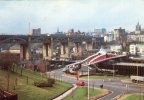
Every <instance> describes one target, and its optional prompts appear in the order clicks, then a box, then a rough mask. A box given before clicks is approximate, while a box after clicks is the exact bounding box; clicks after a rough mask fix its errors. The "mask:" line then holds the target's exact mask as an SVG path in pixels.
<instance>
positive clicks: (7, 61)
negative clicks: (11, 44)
mask: <svg viewBox="0 0 144 100" xmlns="http://www.w3.org/2000/svg"><path fill="white" fill-rule="evenodd" d="M18 62H19V57H18V56H17V55H15V54H12V53H9V52H7V53H0V66H1V67H2V69H4V70H7V77H6V79H7V90H9V85H10V84H9V82H10V71H14V68H13V65H14V64H17V63H18Z"/></svg>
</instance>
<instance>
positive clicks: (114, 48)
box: [110, 45, 122, 52]
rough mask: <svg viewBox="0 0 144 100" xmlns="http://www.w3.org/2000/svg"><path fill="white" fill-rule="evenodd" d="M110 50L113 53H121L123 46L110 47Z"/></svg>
mask: <svg viewBox="0 0 144 100" xmlns="http://www.w3.org/2000/svg"><path fill="white" fill-rule="evenodd" d="M110 50H111V51H113V52H121V51H122V46H121V45H110Z"/></svg>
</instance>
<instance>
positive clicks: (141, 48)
mask: <svg viewBox="0 0 144 100" xmlns="http://www.w3.org/2000/svg"><path fill="white" fill-rule="evenodd" d="M129 52H130V54H132V55H139V56H142V55H144V45H143V44H131V45H130V46H129Z"/></svg>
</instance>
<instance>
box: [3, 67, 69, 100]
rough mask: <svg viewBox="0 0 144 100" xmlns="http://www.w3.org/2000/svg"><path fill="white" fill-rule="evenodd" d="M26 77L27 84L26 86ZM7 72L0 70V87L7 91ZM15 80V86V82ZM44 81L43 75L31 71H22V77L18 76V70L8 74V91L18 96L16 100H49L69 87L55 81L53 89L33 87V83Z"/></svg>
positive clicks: (44, 76)
mask: <svg viewBox="0 0 144 100" xmlns="http://www.w3.org/2000/svg"><path fill="white" fill-rule="evenodd" d="M27 76H28V84H27ZM6 77H7V71H4V70H0V87H1V88H3V89H7V78H6ZM16 78H17V86H16V84H15V80H16ZM44 80H45V81H46V80H47V79H46V75H45V74H39V73H37V72H33V71H31V70H26V69H23V75H22V76H21V75H20V68H18V69H17V73H13V72H10V86H9V91H12V92H14V93H17V94H18V100H51V99H52V98H54V97H55V96H58V95H59V94H61V93H62V92H64V91H66V90H67V89H68V88H70V87H71V85H70V84H68V83H65V82H60V81H56V84H55V85H54V86H53V87H47V88H38V87H36V86H34V85H33V83H34V82H35V81H44Z"/></svg>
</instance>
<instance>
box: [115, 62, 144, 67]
mask: <svg viewBox="0 0 144 100" xmlns="http://www.w3.org/2000/svg"><path fill="white" fill-rule="evenodd" d="M113 65H118V66H135V67H144V63H127V62H120V63H115V64H113Z"/></svg>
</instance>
